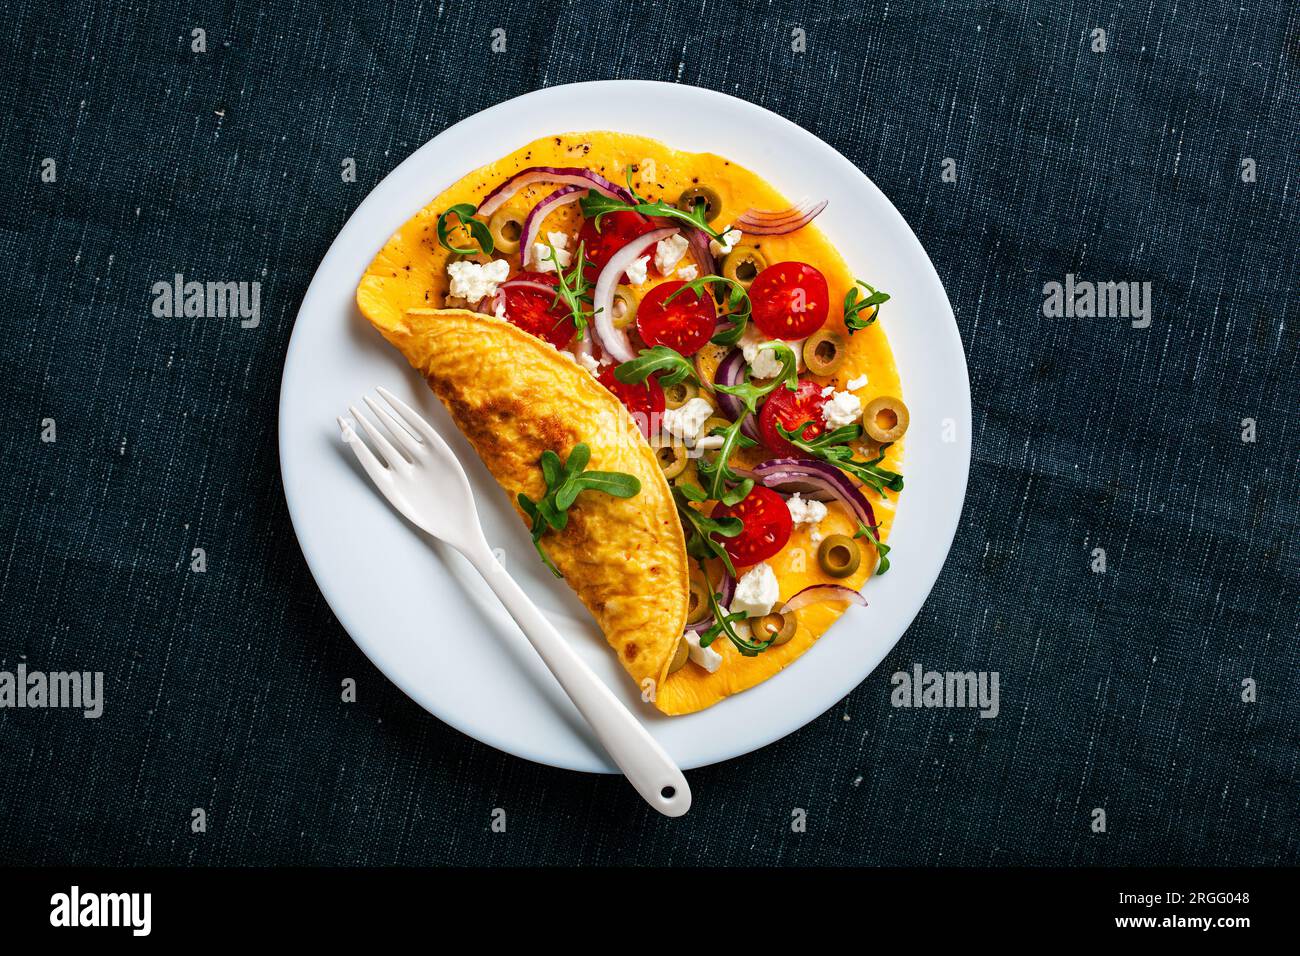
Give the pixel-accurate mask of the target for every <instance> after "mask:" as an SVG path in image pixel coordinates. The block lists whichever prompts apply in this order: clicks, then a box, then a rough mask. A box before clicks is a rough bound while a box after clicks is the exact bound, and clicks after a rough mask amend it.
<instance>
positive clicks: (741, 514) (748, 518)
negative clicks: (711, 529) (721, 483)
mask: <svg viewBox="0 0 1300 956" xmlns="http://www.w3.org/2000/svg"><path fill="white" fill-rule="evenodd" d="M713 517H715V518H727V517H731V518H739V519H740V520H741V523H742V524H743V525H744V528H743V530H742V531H741V532H740V534H738V535H737V536H736V537H734V538H724V537H722V536H721V535H716V534H715V537H716V540H717V541H719V542H720V543H721V544H722V546H723V547H724V548H726V550H727V554H729V555H731V560H732V561H734V562H735V563H736V564H757V563H758V562H760V561H766V560H767V559H768V558H770V557H771V556H772V555H774V554H776V553H777V552H778V551H780V550H781V549H782V548H784V547H785V543H786V542H787V541H789V540H790V529H791V528H792V527H793V522H791V520H790V509H789V507H788V506H787V505H786V503H785V499H784V498H782V497H781V496H780V495H778V494H777V493H776V492H775V491H773V490H772V489H770V488H764V487H762V486H761V485H755V486H754V487H753V489H752V490H751V491H750V492H749V494H747V495H746V496H745V497H744V498H742V499H740V501H738V502H736V503H735V504H734V505H724V504H723V503H722V502H718V503H717V505H715V506H714V508H713Z"/></svg>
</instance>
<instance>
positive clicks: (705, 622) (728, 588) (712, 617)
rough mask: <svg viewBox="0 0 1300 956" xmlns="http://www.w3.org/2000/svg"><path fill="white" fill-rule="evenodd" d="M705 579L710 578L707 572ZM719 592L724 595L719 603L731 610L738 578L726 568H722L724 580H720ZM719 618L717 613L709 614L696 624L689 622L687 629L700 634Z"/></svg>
mask: <svg viewBox="0 0 1300 956" xmlns="http://www.w3.org/2000/svg"><path fill="white" fill-rule="evenodd" d="M705 580H706V581H707V580H708V574H707V573H706V574H705ZM710 586H711V585H710ZM717 593H718V594H720V595H722V597H721V599H720V600H719V601H718V603H719V604H720V605H722V607H724V608H726V609H728V610H730V609H731V599H732V598H734V597H735V596H736V579H735V578H733V577H732V576H731V572H730V571H728V570H727V569H726V568H723V569H722V580H721V581H719V582H718V592H717ZM717 620H718V616H717V615H716V614H707V615H705V617H704V618H703V619H702V620H700V621H697V622H696V623H695V624H687V625H686V630H688V631H695V632H696V633H697V634H698V633H699V632H700V631H707V630H708V629H709V628H711V627H712V626H713V625H714V624H716V623H717Z"/></svg>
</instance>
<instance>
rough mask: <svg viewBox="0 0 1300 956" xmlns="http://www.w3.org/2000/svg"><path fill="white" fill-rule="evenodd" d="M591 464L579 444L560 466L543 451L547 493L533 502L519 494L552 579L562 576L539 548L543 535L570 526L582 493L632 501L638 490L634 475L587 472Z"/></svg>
mask: <svg viewBox="0 0 1300 956" xmlns="http://www.w3.org/2000/svg"><path fill="white" fill-rule="evenodd" d="M589 461H591V448H590V447H589V446H588V445H587V444H586V443H585V442H578V443H577V444H576V445H574V446H573V450H572V451H570V452H569V460H568V461H567V462H565V463H563V464H561V462H560V456H559V455H557V454H556V453H555V452H553V451H550V450H549V449H548V450H547V451H544V452H542V454H541V456H540V457H539V458H538V464H539V465H540V466H541V469H542V478H543V479H544V480H545V481H546V494H545V495H543V496H542V497H541V499H540V500H538V501H534V500H533V499H532V498H529V497H528V496H527V495H525V494H523V493H522V492H521V493H520V494H519V496H518V498H517V499H516V500H517V501H518V502H519V507H520V509H521V510H522V511H523V512H524V514H525V515H527V516H528V517H529V518H530V519H531V520H532V523H533V524H532V535H533V546H534V547H535V548H536V549H537V553H538V554H540V555H541V556H542V561H544V562H545V564H546V566H547V567H548V568H550V569H551V571H552V573H554V574H555V576H556V577H557V578H558V577H562V576H563V575H561V574H560V570H559V568H557V567H556V566H555V564H554V562H552V561H551V559H550V557H549V556H548V555H547V553H546V551H545V549H544V548H543V547H542V544H541V541H542V535H544V534H545V533H546V532H547V530H549V529H554V530H556V531H563V530H564V528H565V527H566V526H567V525H568V523H569V508H570V507H571V506H572V505H573V503H574V502H575V501H576V500H577V499H578V495H580V494H581V493H582V492H584V491H600V492H603V493H605V494H607V495H611V496H613V497H615V498H631V497H632V496H633V495H636V494H638V493H639V492H640V491H641V482H640V480H639V479H638V478H636V477H635V476H634V475H625V474H623V473H622V472H619V471H586V470H585V469H586V467H587V463H588V462H589Z"/></svg>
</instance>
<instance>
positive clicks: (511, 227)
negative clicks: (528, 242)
mask: <svg viewBox="0 0 1300 956" xmlns="http://www.w3.org/2000/svg"><path fill="white" fill-rule="evenodd" d="M488 229H489V230H491V232H492V241H493V242H494V243H496V248H497V251H498V252H505V253H511V252H518V251H519V237H520V236H521V235H523V232H524V223H523V220H522V219H520V218H519V217H518V216H517V215H515V214H514V213H513V212H507V211H506V210H505V209H504V208H502V209H498V210H497V211H496V212H494V213H493V214H492V218H491V219H489V220H488Z"/></svg>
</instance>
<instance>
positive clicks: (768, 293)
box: [749, 262, 831, 339]
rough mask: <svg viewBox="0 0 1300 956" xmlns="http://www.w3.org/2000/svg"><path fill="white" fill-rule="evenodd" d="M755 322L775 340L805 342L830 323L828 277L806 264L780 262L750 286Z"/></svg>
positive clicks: (763, 272) (756, 278)
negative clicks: (825, 324) (802, 339)
mask: <svg viewBox="0 0 1300 956" xmlns="http://www.w3.org/2000/svg"><path fill="white" fill-rule="evenodd" d="M749 301H750V302H751V303H753V306H754V323H755V324H756V325H757V326H758V327H759V328H760V329H762V330H763V334H764V335H766V336H767V337H768V338H773V339H801V338H803V337H804V336H807V335H812V334H813V333H814V332H816V331H817V330H818V329H820V328H821V327H822V325H823V324H824V323H825V322H826V316H827V314H828V313H829V311H830V304H831V303H830V290H829V289H827V287H826V277H825V276H823V275H822V274H821V273H820V272H818V271H817V270H816V269H814V268H813V267H812V266H810V265H808V264H807V263H806V262H778V263H777V264H776V265H774V266H768V267H767V268H766V269H764V270H763V271H762V272H760V273H759V274H758V275H757V276H755V277H754V282H753V284H752V285H751V286H750V287H749Z"/></svg>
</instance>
